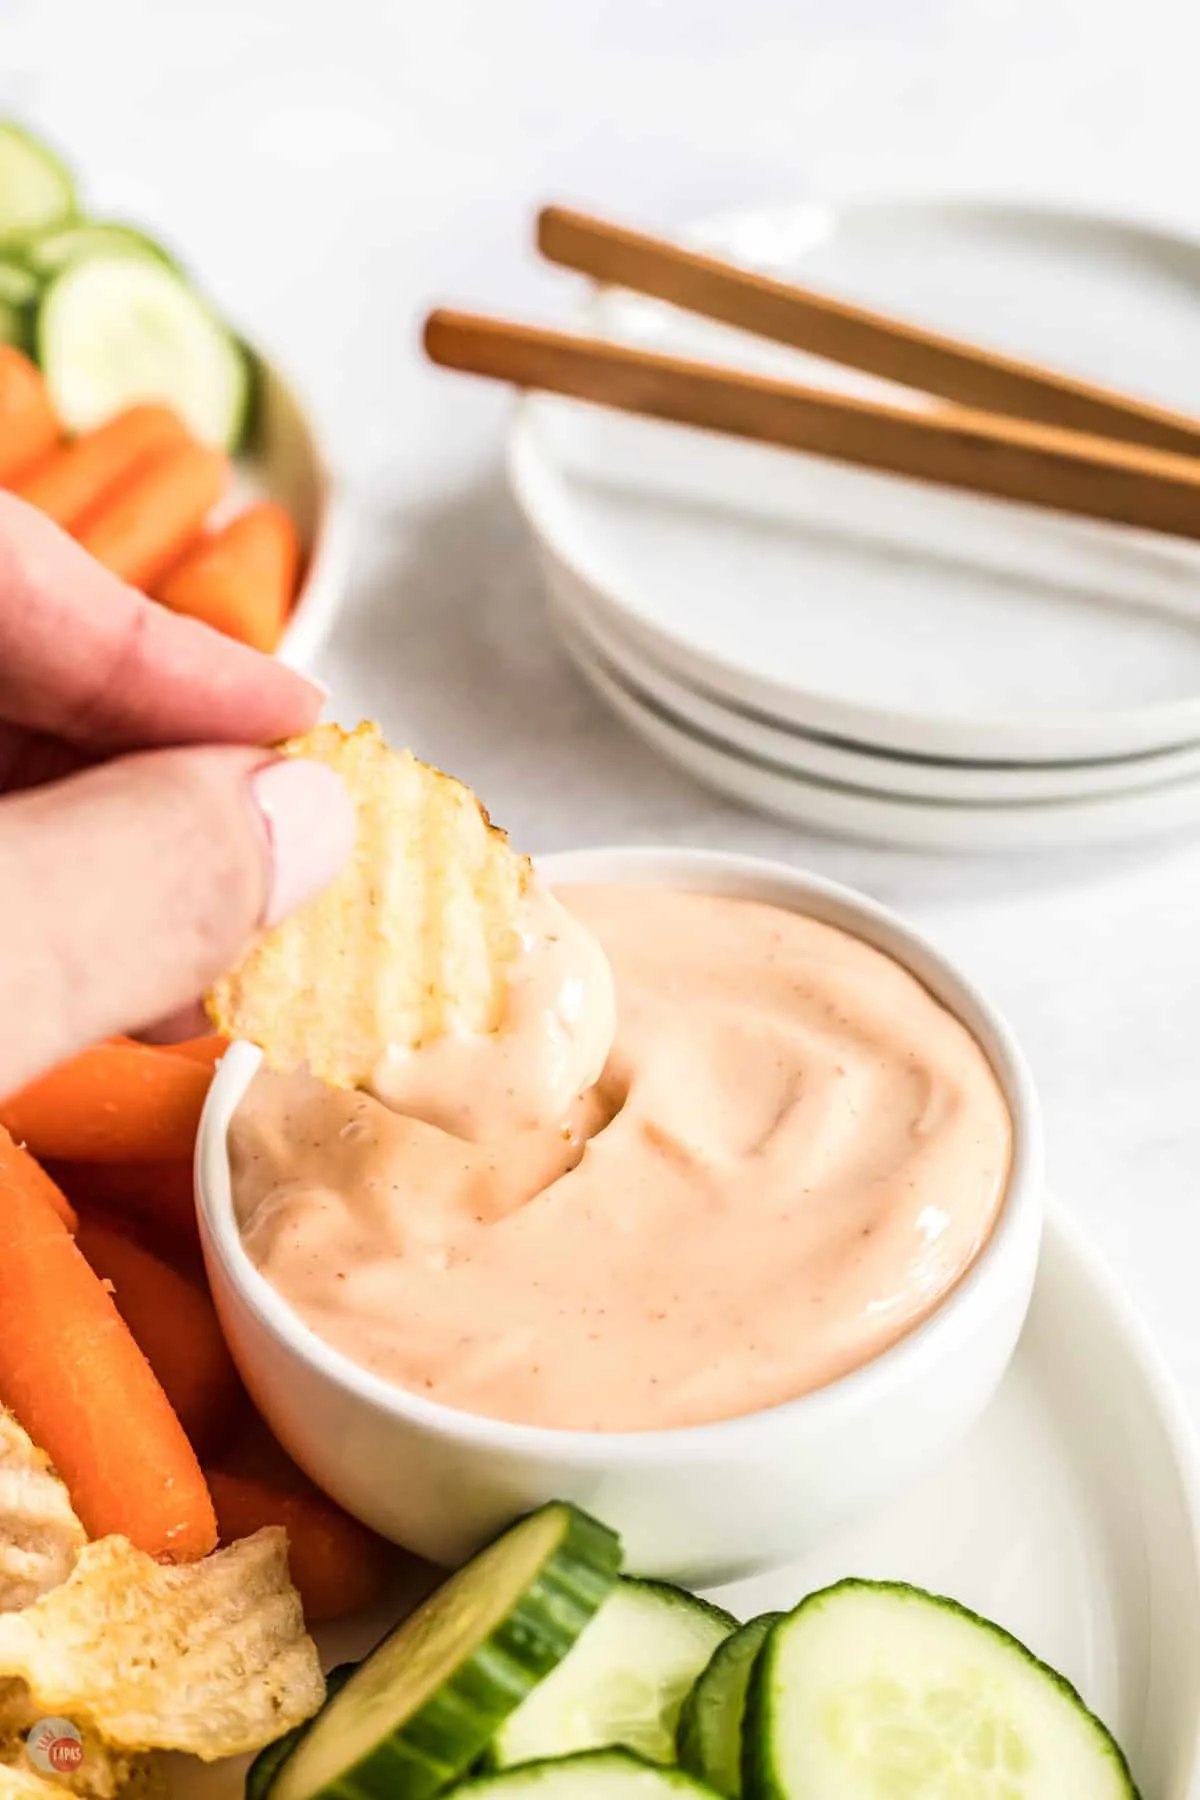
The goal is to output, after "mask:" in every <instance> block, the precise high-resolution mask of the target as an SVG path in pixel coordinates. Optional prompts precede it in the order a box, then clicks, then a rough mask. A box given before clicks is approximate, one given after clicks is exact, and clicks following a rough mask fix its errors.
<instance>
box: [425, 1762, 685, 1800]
mask: <svg viewBox="0 0 1200 1800" xmlns="http://www.w3.org/2000/svg"><path fill="white" fill-rule="evenodd" d="M454 1796H455V1800H460V1796H461V1800H713V1797H712V1794H711V1793H710V1791H709V1790H708V1788H706V1787H702V1786H701V1784H700V1783H699V1782H698V1781H694V1780H693V1779H692V1777H691V1776H690V1775H685V1774H684V1772H683V1770H682V1769H664V1768H662V1767H660V1766H659V1765H658V1764H657V1763H651V1762H645V1761H644V1760H643V1758H642V1757H640V1756H635V1755H634V1754H633V1752H632V1751H631V1750H585V1751H583V1752H582V1753H581V1754H578V1755H575V1756H556V1757H552V1758H550V1759H549V1760H548V1761H544V1762H534V1763H522V1764H521V1766H520V1767H519V1768H516V1769H504V1770H502V1771H501V1772H500V1773H499V1774H498V1775H485V1776H483V1777H481V1778H480V1779H479V1780H476V1781H468V1782H465V1783H464V1784H463V1785H462V1787H457V1788H455V1790H454Z"/></svg>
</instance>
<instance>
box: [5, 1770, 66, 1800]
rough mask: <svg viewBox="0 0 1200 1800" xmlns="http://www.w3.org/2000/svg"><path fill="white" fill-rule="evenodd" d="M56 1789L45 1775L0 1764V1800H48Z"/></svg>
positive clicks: (53, 1783) (54, 1784)
mask: <svg viewBox="0 0 1200 1800" xmlns="http://www.w3.org/2000/svg"><path fill="white" fill-rule="evenodd" d="M57 1791H58V1788H57V1785H56V1783H55V1782H54V1781H52V1780H51V1779H50V1778H49V1776H47V1775H39V1774H37V1772H36V1771H35V1770H33V1769H19V1768H10V1767H9V1766H8V1765H7V1764H6V1763H0V1800H50V1795H52V1794H54V1793H57Z"/></svg>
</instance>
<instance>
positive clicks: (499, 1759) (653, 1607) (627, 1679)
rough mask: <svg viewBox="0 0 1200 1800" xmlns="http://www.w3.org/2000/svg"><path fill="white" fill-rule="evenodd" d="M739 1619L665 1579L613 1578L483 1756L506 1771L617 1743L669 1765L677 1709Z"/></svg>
mask: <svg viewBox="0 0 1200 1800" xmlns="http://www.w3.org/2000/svg"><path fill="white" fill-rule="evenodd" d="M736 1629H737V1620H736V1619H734V1618H731V1617H730V1615H729V1614H728V1613H727V1612H722V1611H721V1609H720V1608H719V1607H717V1606H709V1605H708V1604H707V1602H706V1601H704V1600H697V1599H696V1598H695V1596H694V1595H693V1594H685V1593H684V1592H683V1590H682V1588H677V1587H669V1586H668V1585H667V1583H666V1582H663V1581H630V1580H624V1581H619V1582H618V1583H617V1585H616V1587H615V1588H614V1589H613V1591H612V1593H611V1594H610V1595H609V1597H608V1599H607V1600H606V1601H605V1602H604V1605H603V1606H602V1607H601V1609H600V1611H599V1612H598V1613H597V1615H596V1617H595V1618H594V1619H593V1620H592V1622H591V1624H590V1625H589V1626H588V1628H587V1630H586V1631H585V1632H584V1634H583V1636H582V1637H581V1638H580V1640H579V1642H578V1643H577V1644H576V1646H575V1648H574V1649H573V1650H572V1652H571V1654H570V1656H568V1657H566V1658H565V1660H564V1661H563V1662H561V1663H560V1664H559V1666H558V1668H557V1669H555V1671H554V1673H553V1675H550V1676H548V1677H547V1679H546V1680H545V1681H543V1682H542V1683H541V1685H540V1686H539V1687H538V1688H537V1689H536V1691H535V1692H534V1693H532V1694H531V1695H530V1696H529V1699H528V1700H526V1701H525V1702H524V1704H523V1705H522V1706H519V1707H518V1708H517V1710H516V1712H514V1713H513V1714H512V1715H511V1717H510V1718H509V1719H508V1720H507V1721H506V1723H505V1724H504V1725H502V1726H501V1728H500V1730H499V1731H498V1732H497V1733H496V1736H495V1737H494V1739H493V1740H492V1744H491V1748H490V1750H489V1751H488V1763H489V1765H490V1766H491V1767H493V1768H507V1767H509V1766H510V1765H511V1764H513V1763H526V1762H534V1761H537V1760H540V1759H541V1758H543V1757H547V1756H567V1755H570V1754H571V1752H572V1751H576V1750H593V1749H600V1748H602V1747H603V1746H605V1745H612V1744H623V1745H625V1746H626V1747H627V1748H628V1749H630V1750H636V1751H638V1752H639V1753H640V1754H641V1755H642V1756H647V1757H649V1758H650V1759H651V1760H652V1761H654V1762H658V1763H670V1762H674V1760H675V1728H676V1725H677V1724H678V1721H679V1710H680V1708H681V1707H682V1705H683V1702H684V1700H685V1698H686V1696H687V1693H688V1690H689V1689H690V1688H691V1686H692V1683H693V1682H694V1681H695V1679H696V1677H697V1676H698V1675H699V1673H700V1671H701V1669H703V1668H704V1666H705V1664H706V1663H707V1662H708V1659H709V1657H710V1656H711V1655H712V1653H713V1651H714V1650H715V1649H716V1647H717V1645H718V1644H719V1643H721V1641H722V1640H723V1639H724V1638H727V1637H728V1636H729V1634H730V1633H731V1632H732V1631H735V1630H736Z"/></svg>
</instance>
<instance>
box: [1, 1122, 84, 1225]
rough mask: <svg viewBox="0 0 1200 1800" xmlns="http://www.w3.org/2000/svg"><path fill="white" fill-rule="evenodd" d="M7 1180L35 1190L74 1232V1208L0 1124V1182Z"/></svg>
mask: <svg viewBox="0 0 1200 1800" xmlns="http://www.w3.org/2000/svg"><path fill="white" fill-rule="evenodd" d="M5 1181H7V1182H10V1183H13V1184H14V1185H16V1186H18V1187H21V1186H24V1187H26V1188H29V1189H36V1191H37V1192H38V1193H39V1194H41V1196H42V1198H43V1200H45V1202H46V1204H47V1205H48V1206H50V1207H52V1208H53V1209H54V1211H55V1212H56V1213H57V1214H58V1216H59V1218H60V1219H61V1220H62V1222H63V1224H64V1225H65V1226H66V1228H67V1230H68V1231H74V1230H75V1229H76V1227H77V1226H78V1224H79V1220H78V1218H77V1217H76V1213H75V1208H74V1207H73V1206H72V1205H71V1202H70V1201H69V1200H68V1199H67V1196H66V1195H65V1194H64V1193H63V1191H62V1189H61V1188H60V1187H59V1185H58V1183H57V1182H56V1181H55V1180H54V1178H53V1177H52V1176H50V1175H47V1173H46V1171H45V1169H43V1168H42V1165H41V1164H40V1163H39V1162H35V1161H34V1159H33V1157H32V1156H30V1154H29V1152H28V1150H25V1149H22V1147H21V1145H20V1144H15V1143H14V1142H13V1140H12V1138H11V1137H10V1136H9V1134H8V1132H7V1131H5V1129H4V1127H3V1125H0V1182H5Z"/></svg>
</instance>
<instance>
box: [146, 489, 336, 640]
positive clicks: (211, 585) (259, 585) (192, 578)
mask: <svg viewBox="0 0 1200 1800" xmlns="http://www.w3.org/2000/svg"><path fill="white" fill-rule="evenodd" d="M299 562H300V546H299V544H298V542H297V539H296V527H295V526H294V525H293V523H292V519H291V515H290V514H289V513H288V512H286V511H285V510H284V508H283V507H282V506H276V505H275V504H274V503H273V502H272V501H267V500H264V501H263V502H262V503H261V504H260V505H258V506H252V507H250V508H249V509H248V511H246V512H244V513H242V514H240V516H239V517H238V518H236V519H232V520H231V521H230V523H229V524H228V525H226V526H225V527H224V528H223V529H222V530H220V531H217V532H214V533H212V534H211V535H209V536H208V537H205V538H202V539H201V540H200V542H199V543H198V544H196V545H195V546H194V547H193V548H192V549H191V550H189V551H188V552H187V554H186V555H185V556H184V558H183V561H182V562H180V563H177V564H176V565H175V567H174V568H173V569H169V570H168V572H167V574H166V576H165V577H164V579H163V580H162V581H160V582H159V584H158V586H157V587H156V588H155V590H154V593H155V598H156V599H157V600H161V601H162V603H163V605H164V606H169V607H170V608H171V610H172V611H173V612H179V613H187V614H188V615H189V616H190V617H191V618H193V619H203V621H204V623H205V624H206V625H211V626H213V627H214V628H215V629H216V630H217V631H223V632H224V633H225V634H226V636H227V637H235V638H240V639H241V641H242V642H243V643H244V644H251V645H253V646H254V648H255V649H256V650H274V648H275V646H276V644H278V642H279V639H280V637H281V636H282V635H283V628H284V625H285V623H286V622H287V615H288V609H289V608H290V606H291V604H292V598H293V596H294V594H295V590H296V571H297V568H298V566H299Z"/></svg>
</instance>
